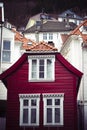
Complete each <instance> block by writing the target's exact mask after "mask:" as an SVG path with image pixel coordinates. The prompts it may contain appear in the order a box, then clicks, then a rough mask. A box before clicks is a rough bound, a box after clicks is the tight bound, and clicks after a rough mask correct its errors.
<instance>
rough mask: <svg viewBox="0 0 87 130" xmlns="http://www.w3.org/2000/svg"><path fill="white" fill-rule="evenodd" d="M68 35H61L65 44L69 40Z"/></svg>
mask: <svg viewBox="0 0 87 130" xmlns="http://www.w3.org/2000/svg"><path fill="white" fill-rule="evenodd" d="M68 36H69V35H68V34H61V38H62V42H63V43H64V42H65V41H66V39H67V38H68Z"/></svg>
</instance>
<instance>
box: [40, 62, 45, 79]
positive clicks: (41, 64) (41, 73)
mask: <svg viewBox="0 0 87 130" xmlns="http://www.w3.org/2000/svg"><path fill="white" fill-rule="evenodd" d="M39 78H44V60H43V59H41V60H39Z"/></svg>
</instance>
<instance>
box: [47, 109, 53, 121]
mask: <svg viewBox="0 0 87 130" xmlns="http://www.w3.org/2000/svg"><path fill="white" fill-rule="evenodd" d="M47 123H52V108H47Z"/></svg>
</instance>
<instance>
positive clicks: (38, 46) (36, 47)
mask: <svg viewBox="0 0 87 130" xmlns="http://www.w3.org/2000/svg"><path fill="white" fill-rule="evenodd" d="M25 49H26V50H27V51H57V48H55V47H53V46H51V45H48V43H46V42H44V41H42V42H39V43H36V45H32V46H31V47H30V46H29V47H28V46H26V48H25Z"/></svg>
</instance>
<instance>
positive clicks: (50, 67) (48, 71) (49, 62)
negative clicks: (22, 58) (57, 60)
mask: <svg viewBox="0 0 87 130" xmlns="http://www.w3.org/2000/svg"><path fill="white" fill-rule="evenodd" d="M51 77H52V61H51V60H50V59H47V78H51Z"/></svg>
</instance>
